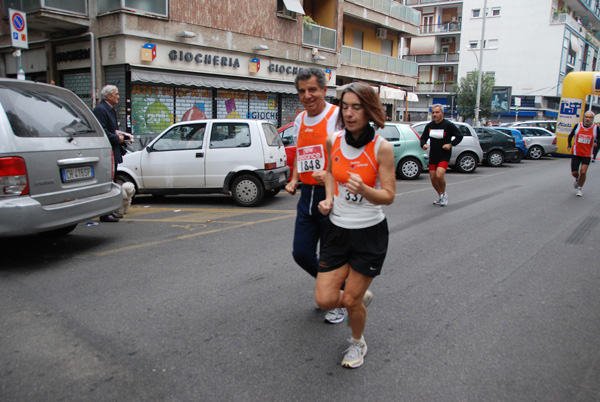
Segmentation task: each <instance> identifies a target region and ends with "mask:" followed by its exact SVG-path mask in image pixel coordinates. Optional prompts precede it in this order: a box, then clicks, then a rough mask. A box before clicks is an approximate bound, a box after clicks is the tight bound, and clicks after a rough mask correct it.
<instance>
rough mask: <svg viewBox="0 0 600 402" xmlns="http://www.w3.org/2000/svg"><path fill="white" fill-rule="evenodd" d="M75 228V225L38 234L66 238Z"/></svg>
mask: <svg viewBox="0 0 600 402" xmlns="http://www.w3.org/2000/svg"><path fill="white" fill-rule="evenodd" d="M76 227H77V224H74V225H69V226H65V227H64V228H60V229H54V230H48V231H47V232H42V233H40V235H42V236H66V235H68V234H69V233H71V232H72V231H73V230H75V228H76Z"/></svg>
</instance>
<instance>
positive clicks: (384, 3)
mask: <svg viewBox="0 0 600 402" xmlns="http://www.w3.org/2000/svg"><path fill="white" fill-rule="evenodd" d="M346 1H347V2H349V3H355V4H358V5H361V6H363V7H366V8H370V9H372V10H375V11H377V12H380V13H382V14H385V15H388V16H390V17H394V18H397V19H399V20H403V21H407V22H410V23H411V24H413V25H419V24H420V22H421V13H420V12H419V11H417V10H413V9H412V8H410V7H406V6H403V5H402V4H400V3H398V2H396V1H392V0H346Z"/></svg>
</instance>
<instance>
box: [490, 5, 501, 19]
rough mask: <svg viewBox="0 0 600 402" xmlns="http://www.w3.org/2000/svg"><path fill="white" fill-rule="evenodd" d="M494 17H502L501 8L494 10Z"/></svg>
mask: <svg viewBox="0 0 600 402" xmlns="http://www.w3.org/2000/svg"><path fill="white" fill-rule="evenodd" d="M492 17H500V7H496V8H492Z"/></svg>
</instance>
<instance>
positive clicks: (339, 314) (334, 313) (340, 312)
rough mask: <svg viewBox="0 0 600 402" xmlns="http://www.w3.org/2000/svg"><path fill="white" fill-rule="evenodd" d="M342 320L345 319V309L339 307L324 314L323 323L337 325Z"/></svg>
mask: <svg viewBox="0 0 600 402" xmlns="http://www.w3.org/2000/svg"><path fill="white" fill-rule="evenodd" d="M344 318H346V309H345V308H343V307H340V308H334V309H333V310H331V311H328V312H327V314H325V320H324V321H325V322H328V323H330V324H339V323H340V322H342V321H344Z"/></svg>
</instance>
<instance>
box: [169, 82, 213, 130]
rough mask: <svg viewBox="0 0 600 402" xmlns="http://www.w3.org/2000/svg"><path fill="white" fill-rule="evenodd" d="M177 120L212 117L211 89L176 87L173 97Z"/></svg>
mask: <svg viewBox="0 0 600 402" xmlns="http://www.w3.org/2000/svg"><path fill="white" fill-rule="evenodd" d="M175 105H176V108H175V110H177V119H176V120H177V121H178V122H179V121H190V120H202V119H210V118H212V91H211V90H210V89H198V88H178V89H177V97H176V98H175Z"/></svg>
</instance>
